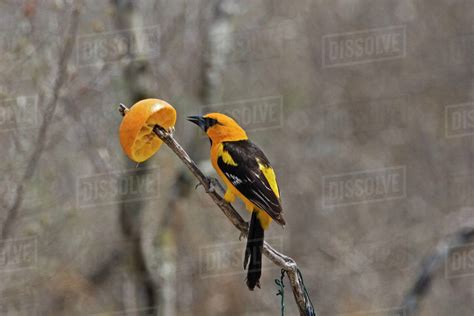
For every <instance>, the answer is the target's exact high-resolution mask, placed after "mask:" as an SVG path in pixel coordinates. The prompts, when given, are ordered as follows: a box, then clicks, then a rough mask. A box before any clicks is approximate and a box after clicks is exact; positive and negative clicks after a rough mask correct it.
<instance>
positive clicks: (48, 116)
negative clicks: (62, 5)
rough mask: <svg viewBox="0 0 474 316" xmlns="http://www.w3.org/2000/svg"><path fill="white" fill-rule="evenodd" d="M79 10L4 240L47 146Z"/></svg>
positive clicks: (75, 11) (8, 215) (5, 224)
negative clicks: (47, 137)
mask: <svg viewBox="0 0 474 316" xmlns="http://www.w3.org/2000/svg"><path fill="white" fill-rule="evenodd" d="M79 8H80V4H79V3H78V2H76V3H75V5H74V8H73V9H72V13H71V18H70V23H69V26H68V31H67V32H66V35H65V43H64V46H63V49H62V51H61V53H60V56H59V59H58V64H57V70H56V76H55V78H54V80H53V88H52V92H51V93H52V96H51V97H50V99H49V102H48V103H47V105H46V107H45V112H44V117H43V122H42V123H41V126H40V128H39V130H38V133H37V135H38V137H37V140H36V143H35V147H34V149H33V153H32V154H31V158H30V159H29V160H28V163H27V166H26V169H25V173H24V174H23V176H22V177H21V179H20V183H19V184H18V185H17V187H16V190H15V197H14V200H13V203H12V205H11V207H10V208H8V210H7V211H6V218H5V220H4V222H3V224H2V232H1V238H2V239H6V238H7V237H8V235H9V232H10V228H11V226H12V223H13V222H14V220H15V218H16V216H17V213H18V210H19V209H20V207H21V205H22V201H23V194H24V190H25V184H26V182H28V181H29V180H31V178H32V177H33V175H34V174H35V170H36V167H37V165H38V162H39V159H40V157H41V155H42V153H43V150H44V147H45V145H46V134H47V132H48V129H49V126H50V123H51V121H52V119H53V116H54V113H55V111H56V108H57V105H58V99H59V92H60V90H61V88H62V87H63V85H64V84H65V82H66V79H67V78H66V77H67V63H68V61H69V58H70V56H71V54H72V49H73V47H74V42H75V41H76V34H77V28H78V24H79V13H80V9H79ZM44 99H45V96H44V93H43V94H41V95H40V97H39V102H40V103H41V102H42V101H43V100H44Z"/></svg>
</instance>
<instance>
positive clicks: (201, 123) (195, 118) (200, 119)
mask: <svg viewBox="0 0 474 316" xmlns="http://www.w3.org/2000/svg"><path fill="white" fill-rule="evenodd" d="M187 119H188V121H190V122H193V123H194V124H196V125H197V126H199V127H200V128H202V130H205V129H206V120H205V119H204V118H203V117H202V116H197V115H196V116H188V117H187Z"/></svg>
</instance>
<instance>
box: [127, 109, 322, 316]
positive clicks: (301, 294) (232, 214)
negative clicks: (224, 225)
mask: <svg viewBox="0 0 474 316" xmlns="http://www.w3.org/2000/svg"><path fill="white" fill-rule="evenodd" d="M127 110H128V108H127V107H126V106H125V105H123V104H120V109H119V111H120V112H121V113H122V115H125V113H126V111H127ZM153 131H154V132H155V134H156V135H157V136H158V137H159V138H160V139H161V140H162V141H163V142H164V143H165V144H166V145H168V147H169V148H171V150H172V151H173V152H174V153H175V154H176V155H177V156H178V157H179V159H181V161H182V162H183V163H184V164H185V165H186V166H187V167H188V169H189V170H190V171H191V173H192V174H193V175H194V176H195V177H196V178H197V179H198V181H199V183H200V184H201V185H202V186H203V187H204V189H205V190H206V193H207V194H208V195H209V196H210V197H211V198H212V200H213V201H214V203H216V204H217V206H218V207H219V208H220V209H221V211H222V212H223V213H224V215H225V216H227V218H228V219H229V220H230V221H231V222H232V224H233V225H234V226H235V227H236V228H237V229H238V230H239V231H240V232H241V233H242V234H243V235H245V236H246V235H247V233H248V224H247V222H245V221H244V219H243V218H242V217H241V216H240V214H239V213H238V212H237V211H236V210H235V209H234V207H233V206H232V205H231V204H230V203H227V202H226V201H225V200H224V198H223V197H222V196H220V195H219V194H218V193H217V192H216V190H212V189H211V186H212V185H211V183H210V180H209V178H208V177H206V176H205V175H204V174H203V173H202V171H201V170H200V169H199V168H198V167H197V165H196V163H195V162H194V161H193V160H192V159H191V158H190V157H189V155H188V153H187V152H186V151H185V150H184V149H183V147H181V145H180V144H179V143H178V142H177V141H176V140H175V139H174V137H173V134H172V133H169V132H168V131H166V130H165V129H164V128H162V127H161V126H158V125H155V127H154V128H153ZM263 254H264V255H265V256H266V257H267V258H268V259H270V260H271V261H272V262H273V263H274V264H275V265H277V266H278V267H280V268H281V269H283V270H284V271H285V272H286V274H287V275H288V278H289V280H290V284H291V287H292V289H293V295H294V297H295V300H296V303H297V305H298V309H299V311H300V315H305V316H310V315H316V312H315V310H314V307H313V305H312V303H311V300H310V298H309V296H308V294H307V292H306V290H305V286H304V283H303V278H302V276H301V273H300V271H299V269H298V266H297V264H296V262H295V260H293V259H292V258H290V257H288V256H286V255H284V254H282V253H280V252H278V251H276V250H275V249H274V248H273V247H272V246H270V245H269V244H268V243H267V242H264V244H263Z"/></svg>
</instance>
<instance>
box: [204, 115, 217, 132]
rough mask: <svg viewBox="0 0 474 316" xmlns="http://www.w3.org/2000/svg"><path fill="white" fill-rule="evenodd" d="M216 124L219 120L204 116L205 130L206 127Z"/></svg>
mask: <svg viewBox="0 0 474 316" xmlns="http://www.w3.org/2000/svg"><path fill="white" fill-rule="evenodd" d="M216 124H219V122H218V121H217V120H216V119H214V118H211V117H208V118H206V126H205V131H206V132H207V129H208V128H209V127H211V126H214V125H216Z"/></svg>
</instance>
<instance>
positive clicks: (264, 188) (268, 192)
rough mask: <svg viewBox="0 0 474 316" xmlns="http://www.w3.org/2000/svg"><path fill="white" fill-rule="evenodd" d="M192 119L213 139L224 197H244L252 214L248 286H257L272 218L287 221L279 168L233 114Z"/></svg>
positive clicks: (214, 161)
mask: <svg viewBox="0 0 474 316" xmlns="http://www.w3.org/2000/svg"><path fill="white" fill-rule="evenodd" d="M188 120H189V121H191V122H193V123H195V124H197V125H198V126H199V127H201V128H202V129H203V130H204V132H205V133H206V134H207V136H208V137H209V139H210V141H211V162H212V165H213V167H214V168H215V169H216V171H217V174H218V175H219V177H220V178H221V179H222V180H223V181H224V183H225V185H226V187H227V190H226V193H225V195H224V199H225V200H226V201H227V202H229V203H231V202H233V201H234V200H235V197H238V198H240V199H241V200H242V201H243V202H244V204H245V206H246V209H247V210H248V211H249V212H251V214H252V217H251V220H250V227H249V233H248V236H247V245H246V248H245V257H244V269H245V268H247V286H248V287H249V289H250V290H253V289H254V288H255V286H257V287H260V276H261V274H262V248H263V238H264V230H265V229H267V228H268V226H269V224H270V222H271V221H272V219H274V220H275V221H276V222H277V223H279V224H280V225H282V226H283V225H285V220H284V219H283V216H282V207H281V201H280V190H279V188H278V183H277V180H276V176H275V172H274V171H273V168H272V167H271V166H270V163H269V161H268V159H267V157H266V156H265V154H264V153H263V152H262V151H261V150H260V148H258V147H257V146H256V145H255V144H253V143H252V142H251V141H250V140H249V139H248V137H247V134H246V133H245V131H244V130H243V129H242V128H241V127H240V126H239V124H238V123H237V122H236V121H234V120H233V119H232V118H230V117H228V116H226V115H224V114H220V113H209V114H206V115H204V116H189V117H188Z"/></svg>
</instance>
